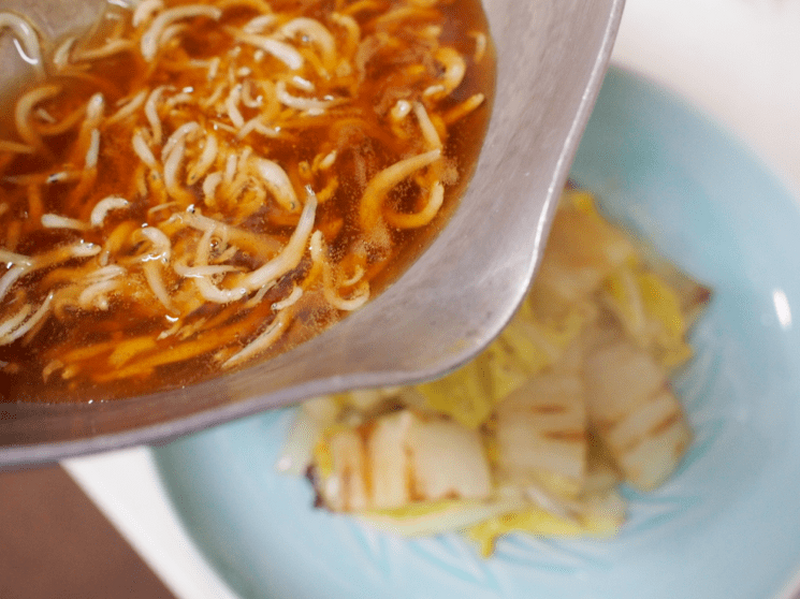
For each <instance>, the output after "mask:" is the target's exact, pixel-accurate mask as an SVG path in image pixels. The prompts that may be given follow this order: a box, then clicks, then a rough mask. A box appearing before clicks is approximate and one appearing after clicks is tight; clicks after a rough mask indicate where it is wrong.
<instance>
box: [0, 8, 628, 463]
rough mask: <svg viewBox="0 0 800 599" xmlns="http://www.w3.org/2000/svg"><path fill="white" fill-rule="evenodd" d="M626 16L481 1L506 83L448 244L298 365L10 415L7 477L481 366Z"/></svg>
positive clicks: (2, 445)
mask: <svg viewBox="0 0 800 599" xmlns="http://www.w3.org/2000/svg"><path fill="white" fill-rule="evenodd" d="M15 1H17V0H0V8H3V7H5V6H8V5H9V3H10V2H15ZM38 1H39V2H40V3H41V2H42V1H43V0H38ZM623 5H624V0H593V1H592V2H586V1H585V0H526V1H524V2H519V1H517V0H484V6H485V9H486V13H487V16H488V18H489V23H490V27H491V32H492V34H493V36H494V39H495V44H496V49H497V57H498V73H497V91H496V99H495V105H494V112H493V116H492V121H491V124H490V127H489V132H488V135H487V139H486V144H485V146H484V148H483V151H482V153H481V158H480V161H479V164H478V167H477V170H476V173H475V175H474V177H473V180H472V182H471V184H470V186H469V189H468V191H467V193H466V195H465V196H464V198H463V199H462V202H461V205H460V206H459V208H458V210H457V211H456V213H455V214H454V216H453V218H452V220H451V221H450V222H449V223H448V225H447V226H446V227H445V229H444V230H443V231H442V233H441V234H440V236H439V237H438V238H437V239H436V240H435V241H434V242H433V243H432V244H431V246H430V247H429V248H428V250H427V251H426V252H425V253H424V254H423V255H422V256H421V257H420V258H419V259H418V260H417V261H416V263H414V265H413V266H412V267H411V268H410V269H409V270H408V271H407V272H406V273H405V274H404V275H403V276H402V277H401V278H400V279H399V280H398V281H397V282H396V283H395V284H394V285H392V286H391V287H390V288H389V289H387V290H386V291H385V292H384V293H383V294H382V295H380V296H379V297H378V298H376V300H375V301H373V302H372V303H370V304H368V305H367V306H366V307H365V308H363V309H362V310H360V311H359V312H357V313H355V314H353V315H352V316H350V317H348V318H347V319H345V320H344V321H342V322H341V323H339V324H337V325H336V326H334V327H332V328H331V329H330V330H328V331H327V332H325V333H323V334H322V335H320V336H319V337H316V338H315V339H313V340H311V341H309V342H307V343H305V344H303V345H301V346H299V347H297V348H296V349H294V350H292V351H291V352H288V353H286V354H283V355H281V356H278V357H277V358H274V359H272V360H269V361H268V362H266V363H263V364H260V365H257V366H253V367H251V368H248V369H246V370H243V371H240V372H237V373H234V374H231V375H226V376H224V377H220V378H218V379H215V380H212V381H208V382H205V383H200V384H197V385H193V386H190V387H187V388H184V389H179V390H174V391H170V392H165V393H159V394H153V395H149V396H144V397H137V398H133V399H127V400H124V401H119V402H109V403H94V404H83V405H38V404H0V466H13V465H19V464H24V463H34V462H46V461H51V460H56V459H60V458H63V457H68V456H74V455H80V454H85V453H91V452H96V451H103V450H108V449H113V448H120V447H125V446H131V445H138V444H143V443H159V442H164V441H167V440H170V439H173V438H175V437H177V436H180V435H184V434H187V433H190V432H193V431H197V430H200V429H203V428H206V427H209V426H213V425H216V424H220V423H223V422H226V421H229V420H232V419H235V418H239V417H243V416H247V415H250V414H253V413H256V412H259V411H262V410H265V409H269V408H272V407H276V406H281V405H286V404H289V403H292V402H296V401H298V400H300V399H303V398H305V397H308V396H312V395H317V394H321V393H329V392H335V391H340V390H343V389H348V388H356V387H368V386H377V385H396V384H401V383H408V382H413V381H418V380H421V379H425V378H431V377H434V376H436V375H438V374H441V373H444V372H446V371H448V370H450V369H452V368H455V367H456V366H458V365H460V364H462V363H463V362H465V361H466V360H468V359H469V358H471V357H472V356H474V355H475V354H476V353H477V352H478V351H479V350H480V349H481V348H483V347H484V346H485V345H486V344H487V343H488V342H489V341H490V340H491V339H492V338H493V337H494V336H495V335H496V334H497V333H498V332H499V331H500V329H501V328H502V327H503V326H504V325H505V324H506V322H507V321H508V320H509V318H510V317H511V315H512V314H513V312H514V311H515V309H516V308H517V306H518V305H519V302H520V301H521V299H522V297H523V296H524V294H525V292H526V291H527V289H528V286H529V285H530V281H531V279H532V276H533V274H534V272H535V269H536V266H537V265H538V261H539V257H540V250H541V248H542V245H543V243H544V241H545V239H546V234H547V232H548V227H549V220H550V217H551V215H552V212H553V210H554V209H555V203H556V201H557V199H558V196H559V194H560V190H561V188H562V186H563V184H564V182H565V179H566V176H567V173H568V170H569V166H570V163H571V161H572V157H573V155H574V153H575V150H576V148H577V145H578V142H579V140H580V136H581V133H582V131H583V129H584V127H585V125H586V122H587V120H588V117H589V114H590V112H591V108H592V106H593V103H594V100H595V98H596V95H597V92H598V91H599V88H600V85H601V83H602V79H603V75H604V73H605V70H606V67H607V63H608V59H609V55H610V53H611V48H612V45H613V41H614V37H615V35H616V31H617V28H618V25H619V20H620V18H621V15H622V10H623ZM0 57H2V54H0Z"/></svg>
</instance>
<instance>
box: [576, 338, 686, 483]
mask: <svg viewBox="0 0 800 599" xmlns="http://www.w3.org/2000/svg"><path fill="white" fill-rule="evenodd" d="M584 380H585V382H586V390H587V395H586V397H587V404H586V405H587V410H588V411H589V416H590V418H591V420H592V422H593V423H594V425H595V426H596V428H597V430H598V433H599V435H600V437H601V438H602V440H603V441H604V442H605V443H606V445H607V446H608V448H609V450H610V452H611V454H612V455H613V457H614V459H615V460H616V462H617V464H618V465H619V467H620V469H621V470H622V473H623V475H624V477H625V479H626V480H627V481H628V482H629V483H630V484H632V485H633V486H635V487H637V488H638V489H642V490H650V489H654V488H656V487H657V486H659V485H660V484H661V483H662V482H663V481H664V480H665V479H666V478H667V477H668V476H669V475H670V474H672V472H673V471H674V470H675V468H676V467H677V465H678V461H679V460H680V458H681V457H682V456H683V453H684V451H685V450H686V447H687V446H688V444H689V442H690V440H691V432H690V429H689V425H688V423H687V421H686V417H685V415H684V413H683V409H682V408H681V405H680V402H679V401H678V400H677V398H676V397H675V395H674V394H673V393H672V390H671V388H670V385H669V382H668V381H667V379H666V376H665V373H664V370H663V368H662V367H660V366H659V364H658V363H657V362H656V361H655V359H653V358H652V357H651V356H650V355H649V354H648V353H646V352H645V351H643V350H641V349H639V348H638V347H636V346H635V345H633V344H632V343H630V342H628V341H618V342H614V343H611V344H609V345H606V346H602V347H600V348H598V349H596V350H595V351H594V352H592V353H591V354H590V355H589V356H587V358H586V362H585V367H584Z"/></svg>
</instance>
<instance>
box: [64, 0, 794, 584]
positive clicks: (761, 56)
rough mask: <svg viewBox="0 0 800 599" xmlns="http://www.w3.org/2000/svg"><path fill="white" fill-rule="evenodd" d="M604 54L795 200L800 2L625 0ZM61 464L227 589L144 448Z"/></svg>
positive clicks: (158, 552)
mask: <svg viewBox="0 0 800 599" xmlns="http://www.w3.org/2000/svg"><path fill="white" fill-rule="evenodd" d="M613 60H614V62H615V63H616V64H619V65H623V66H626V67H629V68H631V69H633V70H635V71H637V72H639V73H641V74H644V75H646V76H648V77H650V78H651V79H653V80H654V81H656V82H658V83H661V84H663V85H665V86H667V87H668V88H671V89H672V90H674V91H676V92H678V93H680V94H681V95H683V96H684V97H685V98H686V99H688V100H689V101H690V102H692V103H693V104H695V105H696V106H697V107H699V108H700V109H701V110H703V111H705V112H706V113H708V114H710V115H712V116H713V117H714V118H716V119H717V120H718V121H719V122H720V123H721V124H722V125H724V126H725V127H727V128H728V129H729V130H731V131H733V132H734V133H735V134H736V135H738V136H739V137H740V138H741V139H742V140H743V141H744V142H745V143H746V144H748V145H749V146H750V147H751V148H752V149H753V151H754V152H755V153H756V155H757V156H759V157H760V159H761V160H762V161H763V162H764V163H766V164H767V165H768V167H769V168H771V169H772V170H773V171H774V172H775V173H776V175H777V176H778V177H779V179H781V180H782V181H783V183H784V185H785V186H786V187H787V188H788V189H789V190H790V191H791V192H792V193H793V194H794V196H795V197H798V198H800V0H628V2H627V6H626V8H625V14H624V16H623V20H622V26H621V28H620V31H619V35H618V38H617V43H616V46H615V50H614V55H613ZM63 466H64V467H65V468H66V470H67V471H68V472H69V473H70V474H71V475H72V477H73V478H74V479H75V480H76V482H77V483H78V484H79V485H80V486H81V487H82V488H83V490H84V491H85V492H86V493H87V494H88V495H89V497H90V498H92V499H93V500H94V502H95V503H96V504H97V505H98V506H99V508H100V509H101V510H102V511H103V512H104V513H105V514H106V515H107V517H108V518H109V520H110V521H111V522H112V523H113V524H114V525H115V526H116V527H117V528H118V530H119V531H120V532H121V533H122V534H123V536H125V537H126V538H127V539H128V540H129V541H130V543H131V545H132V546H133V547H134V548H135V549H136V551H137V552H138V553H139V554H140V555H141V556H142V558H143V559H144V560H145V561H146V562H147V563H148V564H149V565H150V566H151V568H152V569H153V570H154V571H155V572H156V574H157V575H158V576H160V577H161V579H162V580H163V581H164V583H165V584H166V585H167V587H169V588H170V590H171V591H172V592H173V593H174V594H175V595H176V597H178V599H206V598H208V599H212V598H213V599H234V598H235V597H236V595H235V594H234V593H233V592H232V591H231V590H230V589H229V588H228V587H227V586H226V585H225V583H224V581H222V580H221V579H220V578H219V576H218V575H217V574H216V573H215V572H214V571H213V570H212V569H211V568H210V567H209V566H208V565H207V563H206V562H205V561H204V560H203V558H202V556H201V554H200V553H199V551H198V550H197V548H196V547H195V546H194V545H193V544H192V542H191V540H190V539H189V537H188V536H187V535H186V533H185V532H184V531H183V529H182V528H181V525H180V523H179V522H178V520H177V518H176V516H175V513H174V511H173V509H172V507H171V505H170V503H169V500H168V498H167V496H166V495H165V494H164V491H163V490H162V488H161V486H160V483H159V481H158V477H157V474H156V470H155V466H154V464H153V461H152V457H151V454H150V452H149V450H148V449H146V448H136V449H131V450H125V451H119V452H113V453H109V454H104V455H99V456H91V457H85V458H78V459H72V460H68V461H65V462H64V463H63ZM798 582H800V579H798ZM794 586H795V585H794V583H792V584H790V585H789V587H787V589H786V592H785V593H784V595H783V598H784V599H788V598H789V597H795V595H794V592H793V591H792V587H794ZM797 597H800V595H797Z"/></svg>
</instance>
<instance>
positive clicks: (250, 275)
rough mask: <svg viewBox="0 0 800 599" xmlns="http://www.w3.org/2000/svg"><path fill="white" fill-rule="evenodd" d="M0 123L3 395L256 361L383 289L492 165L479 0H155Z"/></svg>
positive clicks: (28, 94)
mask: <svg viewBox="0 0 800 599" xmlns="http://www.w3.org/2000/svg"><path fill="white" fill-rule="evenodd" d="M26 23H27V21H26V19H25V17H24V16H22V15H16V14H11V13H0V26H2V27H4V34H11V35H13V36H14V37H15V38H16V42H17V43H18V45H19V46H20V47H21V48H22V50H23V53H26V54H27V55H28V57H31V55H35V54H36V53H37V52H39V53H40V54H41V56H42V61H41V62H42V64H43V68H41V69H38V71H39V72H38V73H37V75H36V77H35V80H32V81H31V82H29V84H28V85H26V87H25V88H24V89H23V90H22V91H21V93H20V94H19V96H18V97H17V98H16V99H15V101H14V104H13V107H12V109H11V110H9V111H6V113H7V115H8V119H9V120H8V122H6V123H3V126H2V127H0V131H3V135H2V138H1V139H0V194H2V195H0V237H1V239H0V260H1V261H2V262H3V263H4V264H5V267H4V268H3V270H2V271H0V367H2V371H1V372H0V397H2V399H4V400H7V401H8V400H11V401H14V400H37V401H39V400H47V401H57V400H63V399H69V400H87V399H107V398H112V397H122V396H127V395H131V394H134V393H139V392H143V391H151V390H154V389H161V388H165V387H174V386H178V385H185V384H187V383H190V382H193V381H196V380H199V379H202V378H205V377H208V376H212V375H215V374H218V373H220V372H223V371H226V370H230V369H234V368H238V367H241V366H242V365H245V364H248V363H250V362H252V361H253V360H255V359H262V358H264V357H266V356H269V355H273V354H274V353H276V352H279V351H283V350H285V349H287V348H288V347H291V346H292V345H293V344H296V343H298V342H300V341H303V340H305V339H307V338H309V337H310V336H313V335H314V334H317V333H318V332H320V331H321V330H323V329H324V328H325V327H327V326H329V325H330V324H332V323H333V322H335V321H336V320H338V319H339V318H340V317H342V316H343V315H346V314H347V313H348V312H350V311H352V310H355V309H357V308H359V307H360V306H362V305H363V304H364V303H365V302H366V301H368V300H369V299H370V298H371V297H374V295H375V294H376V292H378V291H379V290H380V289H381V288H382V287H383V286H385V285H386V284H387V282H389V281H391V280H392V278H393V277H395V276H396V275H397V274H398V271H399V270H400V269H401V268H403V267H404V266H407V264H408V262H409V261H410V260H411V259H413V257H414V256H415V255H416V254H417V253H418V252H419V250H420V249H421V248H422V247H423V246H424V245H425V243H426V242H427V240H428V239H429V238H430V236H431V234H432V233H433V232H435V231H436V230H437V229H438V228H439V227H440V226H441V223H442V222H443V220H444V219H446V216H447V213H448V212H449V211H450V210H451V209H452V206H453V203H454V200H455V198H456V197H457V196H458V194H459V193H460V192H461V191H463V187H464V185H465V184H466V182H467V180H468V178H469V176H470V174H471V172H472V170H473V167H474V164H475V161H476V160H477V155H478V151H479V148H480V142H481V140H482V137H483V133H484V131H485V128H486V122H487V120H488V114H489V102H490V99H491V97H490V96H491V91H492V85H493V69H494V63H493V55H492V53H491V46H490V43H489V40H488V32H487V30H486V25H485V21H484V19H483V15H482V12H481V9H480V6H479V4H478V3H477V2H473V1H472V0H470V2H462V1H460V0H454V1H450V2H448V1H442V2H436V1H435V0H434V1H431V0H416V1H412V0H404V1H401V0H356V1H354V2H349V1H345V0H330V1H317V2H312V1H297V0H293V1H276V2H271V3H267V2H260V1H258V0H239V1H229V0H220V1H218V2H203V3H200V4H196V3H193V4H187V3H183V2H175V1H166V2H161V0H155V1H153V0H145V1H144V2H141V3H139V4H137V5H136V6H135V7H131V8H130V9H124V8H119V7H116V6H111V5H109V9H108V11H107V14H106V15H105V16H104V17H103V20H102V21H101V22H100V23H99V24H98V25H97V27H96V28H95V29H94V30H93V31H92V32H91V33H90V34H89V35H87V36H85V37H83V38H81V39H66V40H58V41H57V42H56V43H51V42H50V41H49V40H44V39H41V36H39V35H37V34H35V33H31V32H30V30H29V29H26V28H25V27H24V26H23V24H26Z"/></svg>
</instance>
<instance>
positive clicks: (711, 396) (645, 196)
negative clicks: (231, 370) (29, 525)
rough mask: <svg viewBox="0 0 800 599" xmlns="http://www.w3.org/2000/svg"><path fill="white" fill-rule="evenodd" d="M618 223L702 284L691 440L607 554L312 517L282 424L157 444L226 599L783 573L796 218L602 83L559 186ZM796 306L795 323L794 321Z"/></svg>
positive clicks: (445, 593) (634, 585)
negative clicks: (579, 191)
mask: <svg viewBox="0 0 800 599" xmlns="http://www.w3.org/2000/svg"><path fill="white" fill-rule="evenodd" d="M572 176H573V179H574V180H575V181H577V183H578V184H579V185H581V186H584V187H587V188H589V189H591V190H593V191H594V192H596V193H597V194H598V195H599V196H600V198H601V199H602V204H603V207H604V208H605V209H606V211H607V212H608V213H609V214H610V215H612V216H613V218H614V219H616V220H617V221H618V222H621V223H623V224H624V225H626V226H627V227H628V228H629V229H630V230H631V231H633V232H634V233H636V234H638V235H640V236H641V237H642V238H644V239H646V240H647V241H648V242H649V243H650V244H651V245H652V246H653V247H655V249H657V250H658V251H659V252H661V253H663V254H665V255H667V256H668V257H670V258H672V259H673V260H674V261H676V262H677V263H678V264H680V265H681V266H682V267H684V268H685V269H686V270H688V271H689V272H690V273H692V274H693V275H694V276H695V277H697V278H699V279H700V280H702V281H704V282H707V283H708V284H710V285H711V286H712V287H713V289H714V294H715V295H714V300H713V304H712V306H711V309H710V311H709V312H708V314H707V315H706V316H705V318H704V319H703V320H702V322H701V323H700V325H699V326H698V327H697V329H696V330H695V332H694V335H693V344H694V346H695V348H696V359H695V360H694V361H693V362H692V364H691V365H690V366H689V367H688V368H687V369H686V370H685V372H682V373H681V374H680V376H679V377H678V378H677V380H676V381H675V384H676V386H677V389H678V391H679V393H680V394H681V395H682V396H683V398H684V401H685V403H686V406H687V409H688V412H689V414H690V418H691V422H692V424H693V427H694V430H695V433H696V440H695V443H694V445H693V447H692V448H691V451H690V452H689V454H688V456H687V459H686V460H685V463H684V464H683V466H682V468H681V469H680V471H679V472H678V473H677V475H676V476H675V477H674V478H673V479H672V480H671V481H670V482H669V483H668V484H666V485H665V486H664V487H663V488H661V489H660V490H659V491H658V492H656V493H653V494H650V495H646V496H639V495H636V494H634V493H633V492H628V493H627V494H628V496H629V499H630V502H631V514H630V521H629V522H628V523H627V524H626V526H625V527H624V529H623V531H622V533H621V534H620V535H619V536H618V537H617V538H615V539H614V540H611V541H589V540H574V541H553V540H537V539H533V538H530V537H525V536H522V535H518V536H511V537H509V538H506V539H504V540H502V541H501V542H500V543H499V544H498V546H497V552H496V554H495V555H494V556H493V557H492V558H491V559H489V560H483V559H481V558H480V557H478V554H477V552H476V549H475V547H473V546H472V545H471V544H470V543H469V542H467V541H464V540H462V539H461V538H460V537H459V536H457V535H449V536H444V537H441V538H435V539H423V540H413V541H406V540H400V539H397V538H393V537H391V536H387V535H384V534H381V533H377V532H374V531H371V530H369V529H367V528H365V527H363V526H362V525H360V524H357V523H354V522H353V521H351V520H348V519H347V518H344V517H337V516H334V515H330V514H328V513H326V512H323V511H316V510H314V509H312V507H311V502H312V494H311V491H310V489H309V485H308V484H307V483H306V481H304V480H296V479H291V478H285V477H283V476H280V475H278V474H276V473H275V471H274V463H275V459H276V455H277V453H278V451H279V449H280V446H281V443H282V440H283V436H284V431H285V429H286V426H287V424H288V421H289V419H290V417H291V414H290V412H288V411H282V412H276V413H268V414H264V415H261V416H258V417H254V418H250V419H247V420H243V421H240V422H237V423H234V424H230V425H227V426H223V427H219V428H217V429H214V430H210V431H207V432H204V433H202V434H198V435H195V436H193V437H188V438H185V439H182V440H180V441H177V442H175V443H173V444H171V445H169V446H166V447H162V448H160V449H157V450H155V455H156V459H157V463H158V465H159V468H160V471H161V474H162V475H163V481H164V484H165V486H166V488H167V490H168V493H169V494H170V495H171V497H172V499H173V501H174V503H175V506H176V508H177V510H178V512H179V513H180V515H181V517H182V519H183V521H184V523H185V525H186V527H187V528H188V530H189V531H190V533H191V535H192V536H193V538H194V539H195V541H196V543H197V545H198V546H199V547H200V548H201V550H202V551H203V552H204V553H205V555H206V557H207V558H208V559H209V561H210V562H211V564H212V565H213V566H214V567H215V568H216V569H217V570H218V571H219V573H220V574H221V575H222V576H223V577H224V578H225V579H226V580H227V581H228V583H229V584H230V585H231V586H232V588H233V589H235V590H236V591H237V592H238V593H239V594H240V595H241V596H242V597H243V598H253V599H255V598H275V599H310V598H325V599H353V598H361V597H364V598H370V599H376V598H381V599H383V598H397V599H409V598H420V599H421V598H431V599H434V598H436V599H438V598H442V597H459V598H462V597H463V598H468V599H473V598H489V597H503V598H508V599H510V598H525V599H529V598H538V597H541V598H545V599H578V598H580V599H642V598H665V599H666V598H669V599H675V598H694V597H702V598H704V599H753V598H755V597H758V598H770V597H775V596H777V594H778V593H779V592H780V591H781V589H783V588H784V587H785V585H786V584H787V582H788V581H789V580H790V579H791V578H792V576H793V575H794V573H795V571H796V570H797V568H798V565H800V499H798V498H799V497H800V434H798V433H800V329H799V328H798V325H800V323H798V324H795V323H794V318H795V317H800V303H798V302H799V301H800V276H799V275H800V209H798V206H797V205H796V204H795V202H794V201H793V199H792V198H791V197H789V196H788V195H787V193H786V191H785V190H784V189H783V188H781V187H780V185H778V184H777V183H776V181H775V179H774V178H773V177H772V176H771V175H770V173H769V172H768V171H766V170H765V169H764V168H763V167H762V166H761V165H760V164H758V163H757V162H756V161H754V159H753V158H752V156H751V155H750V154H749V153H748V152H747V151H746V150H744V149H743V148H742V146H741V145H740V144H739V143H737V141H736V140H734V139H732V138H731V137H729V136H728V135H726V134H725V133H724V132H722V131H721V130H720V129H719V128H718V127H717V126H715V125H714V124H713V123H712V122H709V120H708V119H707V118H705V117H704V116H703V115H700V114H698V113H697V112H695V111H694V110H693V109H691V108H690V107H688V106H686V105H685V104H683V103H682V102H681V101H680V100H677V99H676V98H675V97H673V96H671V95H669V94H668V93H666V92H665V91H663V90H662V89H660V88H659V87H657V86H654V85H652V84H650V83H647V82H645V81H642V80H641V79H639V78H637V77H634V76H632V75H630V74H626V73H624V72H621V71H619V70H612V71H611V72H610V74H609V75H608V78H607V80H606V82H605V85H604V87H603V90H602V93H601V95H600V98H599V101H598V104H597V107H596V109H595V111H594V113H593V116H592V119H591V122H590V123H589V128H588V130H587V131H586V134H585V136H584V138H583V141H582V144H581V147H580V150H579V152H578V156H577V158H576V160H575V165H574V169H573V172H572ZM796 311H797V312H796Z"/></svg>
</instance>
